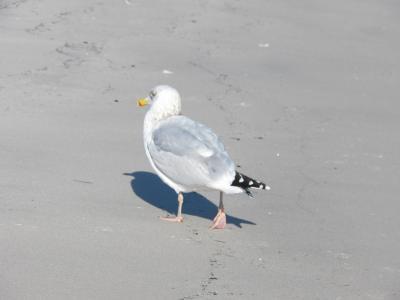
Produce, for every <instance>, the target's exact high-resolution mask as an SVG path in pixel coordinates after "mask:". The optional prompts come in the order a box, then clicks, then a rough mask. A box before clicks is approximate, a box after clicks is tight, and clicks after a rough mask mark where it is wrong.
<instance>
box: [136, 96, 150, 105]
mask: <svg viewBox="0 0 400 300" xmlns="http://www.w3.org/2000/svg"><path fill="white" fill-rule="evenodd" d="M147 104H149V100H148V99H147V98H142V99H139V100H138V101H137V105H138V106H140V107H143V106H146V105H147Z"/></svg>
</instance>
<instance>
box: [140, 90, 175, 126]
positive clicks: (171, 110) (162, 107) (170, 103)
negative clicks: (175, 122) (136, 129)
mask: <svg viewBox="0 0 400 300" xmlns="http://www.w3.org/2000/svg"><path fill="white" fill-rule="evenodd" d="M147 105H148V106H149V110H148V113H151V114H152V115H153V117H155V118H157V119H163V118H165V117H170V116H175V115H179V114H180V113H181V96H180V95H179V93H178V91H177V90H176V89H174V88H173V87H170V86H168V85H158V86H156V87H154V88H153V89H152V90H151V91H150V93H149V95H148V96H147V97H146V98H142V99H139V100H138V106H140V107H144V106H147Z"/></svg>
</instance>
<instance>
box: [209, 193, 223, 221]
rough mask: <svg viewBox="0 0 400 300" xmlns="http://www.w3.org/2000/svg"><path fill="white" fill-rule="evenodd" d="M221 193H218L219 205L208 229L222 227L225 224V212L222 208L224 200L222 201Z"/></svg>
mask: <svg viewBox="0 0 400 300" xmlns="http://www.w3.org/2000/svg"><path fill="white" fill-rule="evenodd" d="M222 196H223V193H222V192H220V194H219V206H218V213H217V215H216V216H215V218H214V220H213V223H212V224H211V226H210V229H224V228H225V225H226V214H225V209H224V202H223V201H222Z"/></svg>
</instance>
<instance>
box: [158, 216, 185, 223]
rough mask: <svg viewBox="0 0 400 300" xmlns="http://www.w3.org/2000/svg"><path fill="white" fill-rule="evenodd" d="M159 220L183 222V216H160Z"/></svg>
mask: <svg viewBox="0 0 400 300" xmlns="http://www.w3.org/2000/svg"><path fill="white" fill-rule="evenodd" d="M160 220H163V221H168V222H176V223H182V222H183V217H182V216H177V217H160Z"/></svg>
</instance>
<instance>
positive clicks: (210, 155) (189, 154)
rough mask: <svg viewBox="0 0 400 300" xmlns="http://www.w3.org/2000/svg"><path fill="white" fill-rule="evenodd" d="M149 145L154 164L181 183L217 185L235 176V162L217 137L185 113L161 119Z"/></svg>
mask: <svg viewBox="0 0 400 300" xmlns="http://www.w3.org/2000/svg"><path fill="white" fill-rule="evenodd" d="M148 149H149V154H150V156H151V158H152V160H153V162H154V164H155V165H156V167H157V168H158V169H159V170H160V171H161V172H162V173H163V174H164V175H166V176H167V177H168V178H169V179H171V180H172V181H174V182H176V183H178V184H181V185H185V186H188V187H193V188H196V187H209V188H218V186H219V185H221V184H223V185H225V184H230V183H231V182H232V180H233V178H234V176H235V170H234V169H235V166H234V163H233V162H232V160H231V159H230V158H229V155H228V154H227V153H226V151H225V149H224V146H223V144H222V143H221V142H220V141H219V139H218V137H217V136H216V135H215V134H214V133H213V132H212V131H211V129H209V128H208V127H206V126H204V125H203V124H200V123H197V122H194V121H193V120H191V119H189V118H186V117H184V116H174V117H171V118H168V119H167V120H165V121H161V122H160V124H159V125H158V126H157V128H156V129H155V130H154V131H153V133H152V138H151V140H150V142H149V144H148Z"/></svg>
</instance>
